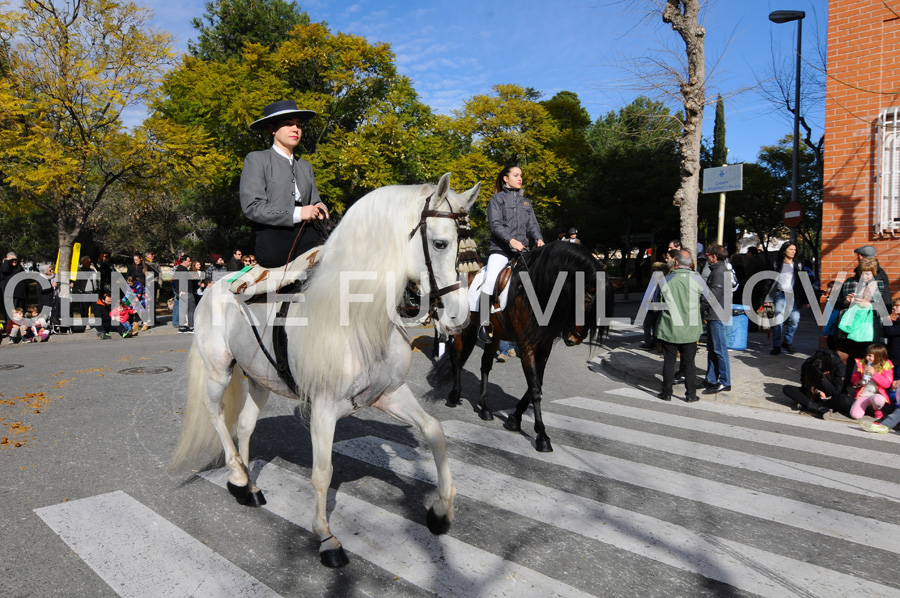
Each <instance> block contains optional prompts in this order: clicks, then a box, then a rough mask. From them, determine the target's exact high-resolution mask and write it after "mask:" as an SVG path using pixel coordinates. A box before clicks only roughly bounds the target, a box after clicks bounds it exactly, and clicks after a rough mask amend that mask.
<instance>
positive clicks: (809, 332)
mask: <svg viewBox="0 0 900 598" xmlns="http://www.w3.org/2000/svg"><path fill="white" fill-rule="evenodd" d="M639 307H640V297H635V298H634V299H629V300H628V301H623V300H622V298H621V297H616V304H615V314H614V315H615V317H617V318H618V317H622V318H628V320H629V322H633V321H634V317H635V315H636V314H637V312H638V308H639ZM643 340H644V333H643V330H642V328H639V327H637V326H634V325H633V324H630V323H619V322H615V323H613V326H612V328H611V331H610V339H609V341H605V342H604V344H603V346H602V347H601V348H600V352H599V355H598V356H597V357H596V358H595V359H594V363H595V364H596V367H599V368H600V369H601V370H602V371H603V372H604V373H606V374H608V375H610V376H613V377H615V378H619V379H621V380H625V381H626V382H630V383H632V384H636V385H638V386H642V387H644V388H645V389H647V390H648V391H649V392H652V393H654V394H656V393H658V392H659V391H660V390H661V389H662V368H663V359H662V355H661V353H660V352H659V351H652V352H651V351H647V350H644V349H640V348H639V345H640V344H641V342H643ZM703 340H704V339H703V338H701V344H700V346H699V347H698V350H697V358H696V361H695V365H696V367H697V379H698V387H697V388H698V390H697V392H698V396H699V397H700V400H701V401H718V402H721V403H733V404H738V405H746V406H748V407H758V408H763V409H775V410H778V411H784V412H790V411H795V412H796V411H797V404H796V403H793V402H792V401H790V400H789V399H788V398H787V397H786V396H785V395H784V393H783V392H782V391H781V387H782V386H784V385H791V386H799V385H800V367H801V365H802V364H803V361H804V360H805V359H806V358H807V357H809V356H810V355H811V354H812V353H813V352H814V351H815V350H816V349H818V348H819V329H818V327H817V326H816V322H815V320H814V319H813V316H812V312H811V311H810V310H809V309H805V310H803V311H802V312H801V317H800V326H799V328H798V329H797V334H796V335H795V336H794V343H793V344H794V348H795V349H796V350H797V352H796V353H795V354H794V355H789V354H788V353H787V352H785V351H784V350H782V352H781V354H780V355H769V351H770V350H771V349H772V340H771V338H770V337H769V336H768V335H767V334H766V333H765V332H750V333H749V335H748V342H747V349H746V350H745V351H729V352H728V357H729V361H730V366H731V388H732V390H731V392H721V393H718V394H714V395H705V394H703V393H702V391H703V376H704V375H705V373H706V359H707V353H706V346H705V345H704V344H703V342H702V341H703ZM679 398H680V399H683V398H684V385H676V386H675V388H674V396H673V400H674V401H677V400H679ZM825 419H833V420H839V421H849V420H847V418H845V417H844V416H842V415H841V414H839V413H829V414H827V415H825Z"/></svg>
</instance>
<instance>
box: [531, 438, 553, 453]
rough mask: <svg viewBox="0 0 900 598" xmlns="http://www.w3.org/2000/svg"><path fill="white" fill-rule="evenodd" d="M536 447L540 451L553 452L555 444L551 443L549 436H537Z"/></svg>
mask: <svg viewBox="0 0 900 598" xmlns="http://www.w3.org/2000/svg"><path fill="white" fill-rule="evenodd" d="M534 448H536V449H537V452H539V453H552V452H553V445H551V444H550V439H549V438H536V439H535V441H534Z"/></svg>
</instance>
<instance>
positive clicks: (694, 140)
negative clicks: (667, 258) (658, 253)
mask: <svg viewBox="0 0 900 598" xmlns="http://www.w3.org/2000/svg"><path fill="white" fill-rule="evenodd" d="M699 12H700V0H667V1H666V6H665V8H664V10H663V15H662V18H663V22H665V23H669V24H670V25H671V26H672V29H673V30H674V31H675V32H676V33H678V34H679V35H680V36H681V39H682V40H683V41H684V47H685V52H686V55H687V73H686V76H685V78H684V79H682V81H681V96H682V101H683V104H684V128H683V130H682V133H681V136H680V137H679V138H678V139H677V140H676V143H677V145H678V150H679V152H680V154H681V186H680V187H679V188H678V191H676V192H675V199H674V202H673V203H674V204H675V205H676V206H678V207H679V208H680V212H681V246H682V247H683V248H684V249H687V250H688V251H690V252H691V253H696V251H697V196H698V194H699V192H700V141H701V139H702V135H703V106H704V103H705V100H706V59H705V54H704V45H703V40H704V37H705V35H706V31H705V30H704V29H703V27H701V26H700V25H699V23H698V16H699Z"/></svg>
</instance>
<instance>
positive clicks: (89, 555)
mask: <svg viewBox="0 0 900 598" xmlns="http://www.w3.org/2000/svg"><path fill="white" fill-rule="evenodd" d="M35 513H37V515H38V516H39V517H40V518H41V519H43V520H44V523H46V524H47V525H48V526H50V529H52V530H53V531H54V532H56V534H57V535H58V536H59V537H60V538H62V539H63V541H64V542H65V543H66V544H68V545H69V547H70V548H71V549H72V550H73V551H74V552H75V553H76V554H77V555H78V556H79V558H81V559H82V560H83V561H84V562H85V563H87V564H88V566H89V567H90V568H91V569H93V570H94V572H95V573H97V575H98V576H99V577H100V578H101V579H102V580H103V581H105V582H106V583H107V584H109V586H110V587H111V588H112V589H113V590H115V592H116V593H117V594H119V595H120V596H124V597H134V598H142V597H146V596H165V597H166V598H178V597H181V596H184V597H185V598H187V597H193V598H204V597H209V598H220V597H221V596H242V597H244V596H246V597H248V598H253V597H257V596H267V597H268V596H278V594H277V593H276V592H275V591H273V590H272V589H271V588H269V587H267V586H266V585H265V584H263V583H262V582H260V581H258V580H257V579H255V578H254V577H252V576H251V575H249V574H247V573H246V572H244V571H243V570H241V569H240V568H238V567H237V566H235V565H234V564H233V563H231V562H229V561H228V560H226V559H225V558H223V557H222V556H220V555H218V554H217V553H215V552H214V551H213V550H211V549H210V548H209V547H207V546H205V545H204V544H203V543H202V542H200V541H198V540H196V539H194V538H193V537H191V536H190V535H189V534H187V533H186V532H184V531H182V530H181V529H180V528H178V527H177V526H175V525H174V524H172V523H170V522H169V521H167V520H166V519H165V518H163V517H162V516H160V515H158V514H156V513H155V512H154V511H152V510H151V509H149V508H147V507H146V506H144V505H143V504H141V503H140V502H138V501H136V500H135V499H133V498H132V497H130V496H129V495H128V494H126V493H124V492H111V493H109V494H101V495H99V496H92V497H90V498H83V499H80V500H73V501H70V502H66V503H62V504H58V505H51V506H48V507H43V508H40V509H35Z"/></svg>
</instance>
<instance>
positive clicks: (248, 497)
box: [228, 482, 266, 507]
mask: <svg viewBox="0 0 900 598" xmlns="http://www.w3.org/2000/svg"><path fill="white" fill-rule="evenodd" d="M228 492H230V493H231V496H233V497H234V498H235V499H236V500H237V501H238V503H239V504H242V505H244V506H245V507H261V506H263V505H264V504H266V497H265V496H263V493H262V490H257V491H256V492H251V491H250V486H249V484H248V485H247V486H235V485H234V484H232V483H231V482H228Z"/></svg>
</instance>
